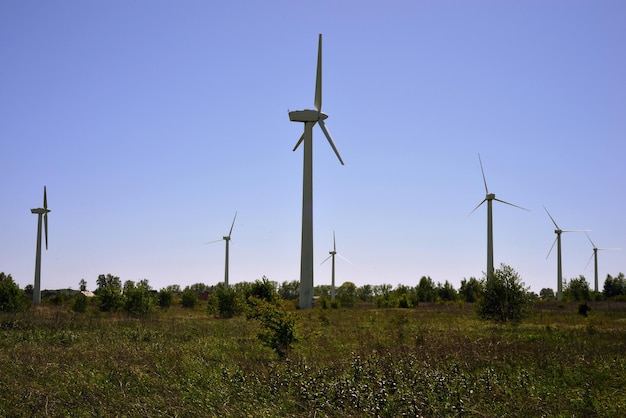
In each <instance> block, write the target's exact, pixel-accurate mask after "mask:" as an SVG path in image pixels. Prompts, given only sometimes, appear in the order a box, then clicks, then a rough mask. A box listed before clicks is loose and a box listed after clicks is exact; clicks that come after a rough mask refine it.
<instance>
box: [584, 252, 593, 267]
mask: <svg viewBox="0 0 626 418" xmlns="http://www.w3.org/2000/svg"><path fill="white" fill-rule="evenodd" d="M593 254H594V253H591V257H589V261H587V264H585V270H586V269H587V267H588V266H589V263H591V259H592V258H593Z"/></svg>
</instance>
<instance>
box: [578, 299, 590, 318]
mask: <svg viewBox="0 0 626 418" xmlns="http://www.w3.org/2000/svg"><path fill="white" fill-rule="evenodd" d="M590 310H591V307H589V305H587V302H585V303H581V304H580V305H578V314H579V315H582V316H587V315H589V311H590Z"/></svg>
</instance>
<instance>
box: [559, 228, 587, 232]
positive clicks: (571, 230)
mask: <svg viewBox="0 0 626 418" xmlns="http://www.w3.org/2000/svg"><path fill="white" fill-rule="evenodd" d="M587 231H590V232H591V229H562V230H561V232H587Z"/></svg>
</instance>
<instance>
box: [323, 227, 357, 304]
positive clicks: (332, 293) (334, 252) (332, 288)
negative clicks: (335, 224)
mask: <svg viewBox="0 0 626 418" xmlns="http://www.w3.org/2000/svg"><path fill="white" fill-rule="evenodd" d="M328 254H330V255H329V256H328V257H326V259H325V260H324V261H322V262H321V263H320V264H324V263H325V262H327V261H328V259H329V258H330V259H331V262H332V281H331V285H330V300H335V255H338V256H339V257H341V258H343V259H344V260H346V261H347V262H348V263H349V262H350V261H349V260H348V259H347V258H345V257H343V256H342V255H341V254H337V244H336V242H335V231H333V250H332V251H329V252H328Z"/></svg>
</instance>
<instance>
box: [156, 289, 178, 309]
mask: <svg viewBox="0 0 626 418" xmlns="http://www.w3.org/2000/svg"><path fill="white" fill-rule="evenodd" d="M173 300H174V294H173V293H172V291H171V290H169V289H168V288H165V289H161V290H159V294H158V295H157V303H158V305H159V307H160V308H162V309H169V307H170V306H172V301H173Z"/></svg>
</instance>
